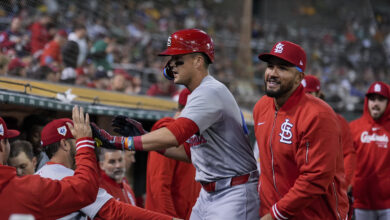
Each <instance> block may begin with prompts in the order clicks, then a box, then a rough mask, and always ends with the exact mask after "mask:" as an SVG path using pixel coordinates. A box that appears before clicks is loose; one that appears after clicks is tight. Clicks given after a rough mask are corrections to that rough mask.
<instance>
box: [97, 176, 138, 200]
mask: <svg viewBox="0 0 390 220" xmlns="http://www.w3.org/2000/svg"><path fill="white" fill-rule="evenodd" d="M100 175H101V181H100V187H101V188H103V189H105V190H106V191H107V192H108V193H109V194H110V195H112V196H113V197H114V198H115V199H116V200H119V201H121V202H125V203H129V204H131V205H133V206H135V196H134V192H133V190H132V189H131V187H130V185H129V183H128V182H127V180H126V178H123V180H122V183H117V182H115V180H113V179H112V178H111V177H109V176H107V174H106V173H105V172H104V171H103V170H102V171H101V172H100Z"/></svg>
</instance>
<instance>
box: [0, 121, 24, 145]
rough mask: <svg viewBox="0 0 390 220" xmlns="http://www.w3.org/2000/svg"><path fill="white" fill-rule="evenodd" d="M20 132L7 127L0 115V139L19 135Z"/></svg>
mask: <svg viewBox="0 0 390 220" xmlns="http://www.w3.org/2000/svg"><path fill="white" fill-rule="evenodd" d="M19 134H20V132H19V131H17V130H12V129H8V128H7V125H6V124H5V121H4V119H3V118H2V117H0V140H2V139H8V138H13V137H16V136H19Z"/></svg>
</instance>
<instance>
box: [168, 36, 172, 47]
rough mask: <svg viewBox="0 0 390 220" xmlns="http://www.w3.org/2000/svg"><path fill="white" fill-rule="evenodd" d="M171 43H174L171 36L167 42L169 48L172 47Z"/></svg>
mask: <svg viewBox="0 0 390 220" xmlns="http://www.w3.org/2000/svg"><path fill="white" fill-rule="evenodd" d="M171 43H172V42H171V37H170V36H169V37H168V41H167V47H170V46H171Z"/></svg>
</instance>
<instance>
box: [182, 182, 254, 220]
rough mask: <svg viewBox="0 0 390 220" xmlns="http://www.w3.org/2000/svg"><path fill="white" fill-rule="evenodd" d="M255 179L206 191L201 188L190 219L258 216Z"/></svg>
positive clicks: (250, 219)
mask: <svg viewBox="0 0 390 220" xmlns="http://www.w3.org/2000/svg"><path fill="white" fill-rule="evenodd" d="M259 203H260V201H259V194H258V192H257V181H251V182H248V183H245V184H241V185H237V186H233V187H230V188H227V189H223V190H220V191H217V192H212V193H208V192H207V191H205V190H204V189H203V188H202V189H201V191H200V194H199V197H198V200H197V201H196V204H195V206H194V207H193V208H192V213H191V218H190V220H253V219H260V216H259V208H260V205H259Z"/></svg>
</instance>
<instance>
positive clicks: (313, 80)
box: [301, 75, 321, 92]
mask: <svg viewBox="0 0 390 220" xmlns="http://www.w3.org/2000/svg"><path fill="white" fill-rule="evenodd" d="M301 84H302V86H303V87H304V88H305V92H319V91H320V90H321V83H320V80H318V78H317V77H315V76H313V75H306V76H305V78H303V80H302V82H301Z"/></svg>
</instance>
